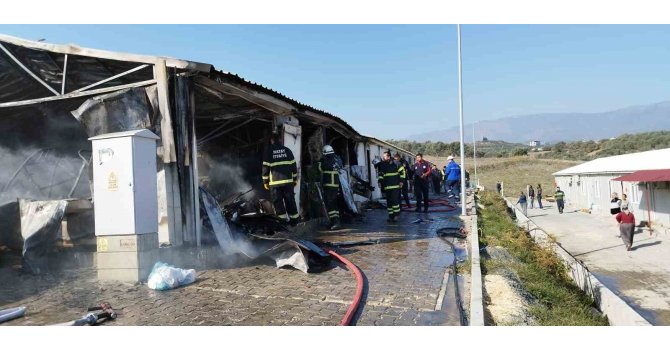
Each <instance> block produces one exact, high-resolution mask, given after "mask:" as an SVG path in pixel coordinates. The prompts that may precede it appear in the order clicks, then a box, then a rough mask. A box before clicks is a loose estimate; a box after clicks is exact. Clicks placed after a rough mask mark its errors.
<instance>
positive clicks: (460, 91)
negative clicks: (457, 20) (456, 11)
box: [456, 24, 466, 215]
mask: <svg viewBox="0 0 670 350" xmlns="http://www.w3.org/2000/svg"><path fill="white" fill-rule="evenodd" d="M456 31H457V33H458V112H459V115H460V125H459V131H460V137H461V215H465V214H466V212H465V202H466V201H465V147H464V143H463V142H464V141H465V140H464V137H463V77H462V73H461V25H460V24H457V25H456Z"/></svg>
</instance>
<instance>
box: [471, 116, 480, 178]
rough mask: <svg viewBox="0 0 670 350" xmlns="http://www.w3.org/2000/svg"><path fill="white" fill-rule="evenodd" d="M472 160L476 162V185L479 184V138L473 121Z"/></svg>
mask: <svg viewBox="0 0 670 350" xmlns="http://www.w3.org/2000/svg"><path fill="white" fill-rule="evenodd" d="M472 160H473V162H474V164H475V178H474V180H475V184H476V185H475V186H478V185H479V178H478V177H477V139H476V138H475V123H472Z"/></svg>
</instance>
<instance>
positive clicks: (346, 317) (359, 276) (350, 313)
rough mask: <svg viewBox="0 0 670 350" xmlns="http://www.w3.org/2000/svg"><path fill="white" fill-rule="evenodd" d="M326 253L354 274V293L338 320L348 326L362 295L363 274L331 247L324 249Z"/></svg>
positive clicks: (342, 324)
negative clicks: (340, 319) (341, 317)
mask: <svg viewBox="0 0 670 350" xmlns="http://www.w3.org/2000/svg"><path fill="white" fill-rule="evenodd" d="M326 253H328V254H330V255H332V256H334V257H336V258H337V259H338V260H340V261H341V262H342V263H343V264H344V265H346V266H347V269H349V271H351V273H353V274H354V276H355V277H356V294H354V299H353V300H352V301H351V305H349V308H348V309H347V313H346V314H344V318H343V319H342V321H340V326H348V325H349V324H350V323H351V319H352V318H353V317H354V314H355V313H356V310H357V309H358V305H359V304H360V302H361V298H362V297H363V284H364V282H363V274H362V273H361V270H360V269H358V267H356V265H354V264H353V263H352V262H351V261H349V260H347V259H345V258H344V257H343V256H341V255H339V254H337V253H335V251H333V250H332V249H326Z"/></svg>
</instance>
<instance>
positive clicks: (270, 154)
mask: <svg viewBox="0 0 670 350" xmlns="http://www.w3.org/2000/svg"><path fill="white" fill-rule="evenodd" d="M297 179H298V167H297V166H296V162H295V158H293V152H291V150H290V149H288V148H286V147H284V146H282V145H278V144H273V145H270V147H268V150H267V152H266V153H265V156H264V157H263V183H264V184H267V185H269V186H270V187H277V186H287V185H289V184H293V182H295V181H297Z"/></svg>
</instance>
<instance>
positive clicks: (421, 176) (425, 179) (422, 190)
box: [412, 153, 430, 213]
mask: <svg viewBox="0 0 670 350" xmlns="http://www.w3.org/2000/svg"><path fill="white" fill-rule="evenodd" d="M412 172H413V173H414V181H413V183H414V198H415V199H416V211H417V212H420V211H421V202H422V201H423V212H424V213H427V212H428V186H429V185H430V166H429V165H428V162H426V161H425V160H423V154H421V153H417V155H416V163H414V165H413V166H412Z"/></svg>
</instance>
